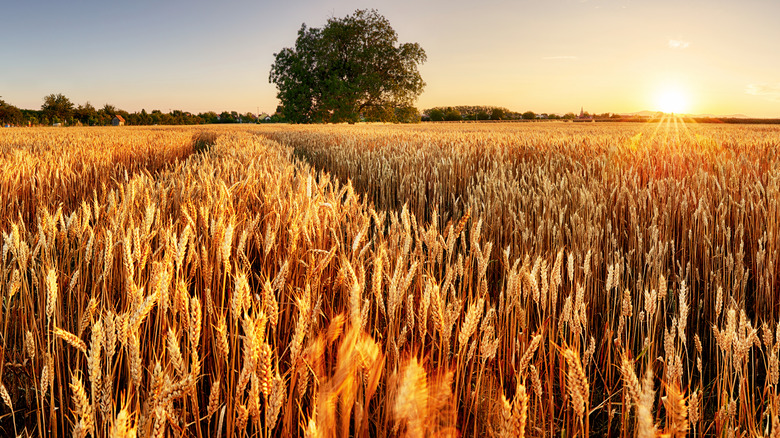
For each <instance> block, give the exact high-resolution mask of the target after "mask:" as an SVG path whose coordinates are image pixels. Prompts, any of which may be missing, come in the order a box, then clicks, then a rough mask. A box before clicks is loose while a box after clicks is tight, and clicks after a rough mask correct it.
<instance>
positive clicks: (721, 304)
mask: <svg viewBox="0 0 780 438" xmlns="http://www.w3.org/2000/svg"><path fill="white" fill-rule="evenodd" d="M778 148H780V129H778V128H776V127H766V126H757V125H755V126H742V125H740V126H730V125H723V126H720V125H706V126H705V125H696V124H692V123H685V122H683V121H682V120H681V119H676V118H666V119H664V120H663V121H662V122H660V123H645V124H629V123H610V124H596V123H588V124H579V123H539V124H490V125H480V124H455V125H453V124H426V125H418V126H392V125H358V126H340V125H337V126H256V125H244V126H231V127H209V128H202V127H166V128H158V127H146V128H140V127H139V128H135V127H122V128H68V129H52V128H33V129H4V130H0V163H1V164H2V165H1V166H0V212H1V214H0V219H1V220H2V221H1V222H0V231H1V232H2V254H0V257H1V258H0V293H1V294H2V297H3V307H2V312H0V318H2V319H0V324H2V326H1V327H2V346H3V350H2V355H1V356H0V375H1V376H2V385H0V398H2V403H0V406H1V407H0V434H1V435H3V436H45V437H49V436H51V437H59V436H76V437H86V436H91V437H146V436H153V437H166V436H167V437H199V438H200V437H213V436H218V437H222V436H249V437H262V438H268V437H277V436H306V437H330V436H361V437H362V436H409V437H423V436H451V437H458V436H464V437H465V436H473V437H477V436H500V437H518V436H552V435H555V436H585V435H587V436H618V437H634V436H639V437H649V436H661V435H663V436H689V435H690V436H699V435H708V436H713V435H715V436H765V435H767V436H780V399H778V389H777V386H778V374H779V372H778V350H779V349H780V324H778V320H780V313H778V311H779V310H780V309H779V308H778V306H780V278H779V276H778V273H779V272H780V271H778V264H779V263H780V234H779V233H780V156H779V155H778Z"/></svg>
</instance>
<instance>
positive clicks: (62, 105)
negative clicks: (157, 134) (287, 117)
mask: <svg viewBox="0 0 780 438" xmlns="http://www.w3.org/2000/svg"><path fill="white" fill-rule="evenodd" d="M115 116H121V117H122V118H123V119H124V121H125V125H200V124H206V123H258V122H279V121H282V120H281V119H280V116H279V115H274V116H267V115H265V114H252V113H245V114H241V113H239V112H237V111H223V112H221V113H219V114H217V113H216V112H214V111H209V112H205V113H199V114H193V113H191V112H187V111H181V110H169V111H168V112H167V113H164V112H162V111H160V110H152V111H151V112H147V111H146V110H145V109H142V110H141V111H140V112H133V113H131V112H128V111H125V110H122V109H118V108H116V107H115V106H114V105H111V104H105V105H103V107H102V108H99V109H98V108H95V107H94V106H93V105H92V104H91V103H89V102H86V103H84V104H82V105H74V104H73V102H72V101H71V100H70V99H68V98H67V97H66V96H64V95H62V94H50V95H48V96H46V97H44V98H43V105H41V109H40V110H30V109H20V108H17V107H16V106H14V105H11V104H9V103H7V102H5V101H4V100H3V99H2V98H0V126H7V125H10V126H41V125H44V126H45V125H52V124H57V123H61V124H62V125H65V126H79V125H81V126H108V125H111V121H112V120H113V119H114V117H115Z"/></svg>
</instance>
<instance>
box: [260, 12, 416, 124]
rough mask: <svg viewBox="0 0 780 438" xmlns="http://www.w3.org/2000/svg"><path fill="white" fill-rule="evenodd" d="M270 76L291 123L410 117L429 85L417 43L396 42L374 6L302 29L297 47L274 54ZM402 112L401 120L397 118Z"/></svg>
mask: <svg viewBox="0 0 780 438" xmlns="http://www.w3.org/2000/svg"><path fill="white" fill-rule="evenodd" d="M274 58H275V61H274V63H273V65H272V66H271V73H270V76H269V81H270V82H271V83H273V84H276V87H277V89H278V93H277V97H278V98H279V100H280V101H281V102H282V113H283V115H284V117H285V118H286V119H287V120H288V121H291V122H296V123H311V122H356V121H359V120H361V118H362V119H364V120H375V121H406V120H403V118H405V117H407V116H411V117H412V118H416V119H419V114H418V113H417V111H416V110H414V111H410V110H409V108H410V107H412V106H413V103H414V101H415V99H416V98H417V97H418V96H419V95H420V93H421V92H422V90H423V87H424V86H425V82H423V80H422V77H421V76H420V73H419V72H418V70H417V67H418V65H419V64H422V63H423V62H425V60H426V56H425V51H424V50H423V49H422V47H420V45H419V44H417V43H403V44H399V43H398V35H397V34H396V32H395V30H394V29H393V28H392V26H390V22H389V21H388V20H387V19H386V18H385V17H383V16H382V15H380V14H379V12H377V11H376V10H373V9H372V10H357V11H355V12H354V13H353V14H352V15H350V16H347V17H344V18H331V19H329V20H328V22H327V23H326V24H325V26H324V27H322V28H313V27H307V26H306V24H305V23H304V24H303V25H302V26H301V29H300V30H299V31H298V38H297V39H296V41H295V47H294V48H284V49H282V50H281V51H280V52H279V53H275V54H274ZM399 117H400V118H401V119H402V120H399Z"/></svg>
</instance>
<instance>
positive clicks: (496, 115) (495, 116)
mask: <svg viewBox="0 0 780 438" xmlns="http://www.w3.org/2000/svg"><path fill="white" fill-rule="evenodd" d="M503 118H504V110H503V109H501V108H493V111H491V112H490V120H502V119H503Z"/></svg>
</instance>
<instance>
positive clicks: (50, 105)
mask: <svg viewBox="0 0 780 438" xmlns="http://www.w3.org/2000/svg"><path fill="white" fill-rule="evenodd" d="M41 111H43V114H44V115H45V116H46V117H47V118H49V119H50V120H52V121H54V122H66V121H68V120H70V119H71V118H72V116H73V102H71V101H70V99H68V98H67V97H65V96H64V95H63V94H61V93H58V94H50V95H48V96H46V97H44V98H43V105H41Z"/></svg>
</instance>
